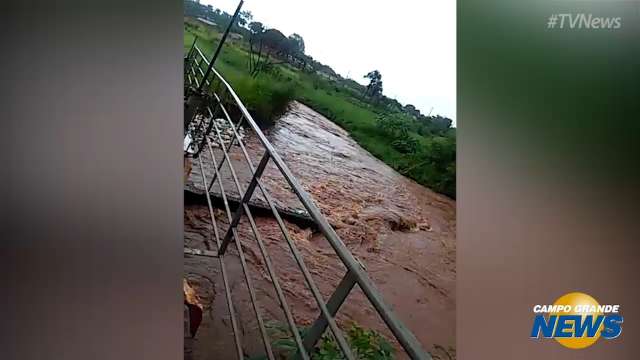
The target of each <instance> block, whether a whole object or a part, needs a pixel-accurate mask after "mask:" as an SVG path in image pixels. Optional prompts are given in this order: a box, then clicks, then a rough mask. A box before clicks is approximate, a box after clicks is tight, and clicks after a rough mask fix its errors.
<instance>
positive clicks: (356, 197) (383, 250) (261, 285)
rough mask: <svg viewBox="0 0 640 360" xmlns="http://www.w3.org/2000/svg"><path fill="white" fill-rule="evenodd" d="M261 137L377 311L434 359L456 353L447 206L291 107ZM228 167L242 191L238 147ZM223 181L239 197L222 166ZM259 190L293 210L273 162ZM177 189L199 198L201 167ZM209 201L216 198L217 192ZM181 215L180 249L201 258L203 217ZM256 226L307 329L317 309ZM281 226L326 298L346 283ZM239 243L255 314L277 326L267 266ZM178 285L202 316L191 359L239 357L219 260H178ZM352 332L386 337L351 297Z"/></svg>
mask: <svg viewBox="0 0 640 360" xmlns="http://www.w3.org/2000/svg"><path fill="white" fill-rule="evenodd" d="M265 133H266V134H267V137H268V138H269V140H270V141H271V142H272V144H273V145H274V146H275V148H276V149H277V151H278V152H279V154H280V155H281V157H282V158H283V159H284V160H285V162H286V163H287V165H288V166H289V168H290V169H291V171H292V172H293V173H294V174H295V176H296V177H297V178H298V180H299V181H300V183H301V184H302V185H303V187H304V188H305V190H306V191H308V192H309V193H310V194H311V196H312V197H313V199H314V201H315V202H316V204H317V205H318V207H319V208H320V209H321V211H322V212H323V213H324V215H325V216H326V217H327V219H328V220H329V222H330V223H331V224H332V226H333V227H334V229H335V230H336V232H337V233H338V235H339V236H340V237H341V239H342V240H343V241H344V243H345V244H346V245H347V247H348V248H349V249H350V250H351V252H352V253H353V255H354V256H356V257H357V258H358V259H359V260H360V261H361V262H362V263H363V265H364V266H365V267H366V269H367V271H368V273H369V275H370V277H371V278H372V280H373V281H374V283H375V284H376V286H377V287H378V289H379V290H380V292H381V293H382V295H383V297H384V299H385V301H386V302H387V303H388V304H389V305H390V306H391V307H392V308H393V309H394V311H395V313H396V314H397V316H398V317H399V318H400V319H401V320H402V321H403V322H404V323H405V324H406V325H407V327H408V328H409V329H410V330H411V331H412V332H413V333H414V334H415V335H416V337H417V338H418V340H419V341H420V342H421V343H422V344H423V346H424V347H425V348H426V349H428V350H430V351H433V349H434V346H435V345H439V346H442V347H444V348H449V347H454V346H455V299H456V294H455V280H456V263H455V258H456V241H455V231H456V222H455V215H456V213H455V201H453V200H451V199H449V198H447V197H445V196H442V195H439V194H437V193H435V192H433V191H431V190H429V189H427V188H425V187H423V186H421V185H419V184H417V183H416V182H414V181H413V180H410V179H408V178H405V177H404V176H402V175H400V174H399V173H397V172H396V171H394V170H393V169H391V168H390V167H389V166H387V165H386V164H384V163H383V162H382V161H380V160H378V159H376V158H375V157H373V156H372V155H371V154H370V153H368V152H367V151H366V150H364V149H362V148H361V147H360V146H359V145H358V144H357V143H356V142H355V141H354V140H353V139H351V138H350V137H349V135H348V133H347V132H346V131H344V130H343V129H341V128H340V127H338V126H337V125H335V124H334V123H332V122H331V121H329V120H327V119H326V118H324V117H323V116H321V115H320V114H318V113H316V112H314V111H313V110H312V109H310V108H309V107H307V106H305V105H303V104H300V103H297V102H294V103H292V105H291V108H290V110H289V111H288V112H287V113H286V114H285V115H284V116H283V117H282V118H280V119H279V120H278V121H277V122H276V124H275V126H274V127H272V128H271V129H269V130H267V131H266V132H265ZM245 142H246V144H247V149H248V152H249V153H250V155H251V156H252V158H253V161H254V165H257V163H258V161H259V159H260V156H261V155H262V152H263V150H262V148H261V146H260V145H259V143H258V140H257V139H256V138H255V136H253V134H251V133H248V135H247V138H246V139H245ZM215 156H216V158H217V159H218V161H219V160H220V158H221V156H222V153H221V152H220V151H219V150H216V151H215ZM203 159H204V160H205V161H204V163H205V164H206V165H205V174H206V176H207V177H208V179H209V180H210V179H211V175H212V174H213V170H212V167H211V166H209V165H207V164H209V163H210V158H209V156H208V154H206V153H205V154H204V155H203ZM230 160H231V163H232V164H233V165H234V168H235V169H236V172H237V175H238V178H239V180H240V182H241V183H242V185H243V186H245V187H246V184H248V182H249V180H250V172H249V169H248V167H247V166H246V165H245V163H244V162H243V161H244V160H243V157H242V154H241V152H240V149H239V148H237V147H234V149H233V150H232V152H231V154H230ZM221 178H222V180H223V181H222V182H223V186H224V187H225V191H226V192H227V193H230V194H231V195H235V196H238V192H237V190H235V185H234V183H233V182H232V178H231V174H230V172H229V171H228V167H227V166H225V167H223V171H222V175H221ZM263 179H264V182H265V185H266V186H267V188H268V189H269V191H270V193H271V194H272V196H273V197H274V198H275V200H276V202H277V203H278V205H279V206H281V207H284V208H289V209H292V210H294V211H298V210H299V209H301V205H300V203H299V202H298V201H297V198H296V197H295V196H294V195H293V194H292V193H291V191H290V190H289V187H288V186H287V185H286V183H285V181H284V179H283V178H282V177H281V176H280V175H279V172H278V171H277V169H276V168H275V166H273V164H272V163H271V164H270V165H269V166H268V167H267V170H266V171H265V174H264V175H263ZM185 186H186V188H187V189H189V188H191V189H193V188H195V189H203V184H202V177H201V175H200V168H199V165H198V162H197V161H196V162H195V163H194V164H193V171H192V173H191V175H190V177H189V178H188V180H187V182H186V185H185ZM212 192H214V193H215V192H217V193H219V192H220V189H219V186H218V185H217V184H216V185H215V186H214V187H213V188H212ZM256 194H257V198H256V200H258V201H260V199H262V197H261V195H260V194H259V192H258V191H257V192H256ZM184 216H185V218H184V226H185V228H184V231H185V236H184V239H185V246H187V247H192V248H201V249H203V248H205V247H204V242H205V241H207V240H208V241H211V243H215V239H214V237H213V233H212V229H211V225H210V221H209V213H208V209H207V207H206V206H203V205H202V204H185V215H184ZM216 218H217V219H218V224H217V225H218V227H219V229H220V232H221V233H222V234H224V231H226V228H227V223H228V222H227V221H226V214H225V213H224V211H223V210H222V209H218V210H216ZM256 222H257V226H258V229H259V231H260V234H261V236H262V239H263V241H264V242H265V245H266V247H267V249H268V251H269V254H270V258H271V261H272V262H273V263H274V265H275V268H276V273H277V276H278V279H279V282H280V285H281V286H282V288H283V291H284V294H285V297H286V300H287V302H288V304H289V306H290V307H291V309H292V312H293V315H294V318H295V320H296V322H297V323H298V324H300V325H310V324H311V323H312V322H313V320H314V319H315V318H316V317H317V316H318V307H317V305H316V304H315V301H314V300H313V297H312V296H311V293H310V291H309V290H308V288H307V286H306V284H305V282H304V279H303V277H302V274H301V273H300V271H299V270H298V268H297V266H296V263H295V261H294V259H293V257H292V256H291V252H290V250H289V248H288V246H287V244H286V242H285V241H284V239H283V238H282V235H281V233H280V230H279V228H278V226H277V224H276V222H275V220H274V219H272V218H270V217H258V218H257V219H256ZM287 226H288V228H289V231H290V233H291V235H292V237H293V239H294V241H295V243H296V246H297V247H298V249H299V250H300V252H301V253H302V254H303V257H304V261H305V262H306V264H307V267H308V268H309V271H310V272H311V274H312V276H313V279H314V281H315V283H316V284H317V285H318V287H319V289H320V292H321V293H322V294H323V296H324V297H325V299H327V298H328V297H329V296H330V295H331V293H332V291H333V290H334V288H335V286H336V285H337V284H338V282H339V281H340V279H341V278H342V276H343V275H344V273H345V269H344V266H342V264H341V263H340V261H339V260H338V257H337V255H335V253H334V252H333V250H332V249H331V247H330V245H329V244H328V242H327V241H326V240H325V239H324V237H323V236H322V235H321V234H318V233H314V232H313V231H312V230H311V229H301V228H299V227H298V226H296V225H293V224H289V223H287ZM239 232H240V237H241V240H242V249H243V251H244V253H245V256H246V259H247V262H248V264H249V272H250V276H251V279H252V280H253V283H254V287H255V288H256V294H257V297H258V299H259V300H258V301H259V303H260V308H259V310H260V312H261V314H262V315H263V317H264V318H265V321H267V322H268V323H272V322H279V323H282V324H284V323H285V322H284V321H285V319H284V315H283V313H282V310H281V309H280V306H279V302H278V300H277V297H276V295H275V291H274V290H273V285H272V284H271V282H270V279H269V276H268V273H267V271H266V267H265V265H264V260H263V259H262V256H261V253H260V251H259V248H258V246H257V244H256V241H255V238H254V237H253V235H252V233H251V231H250V228H249V225H248V222H247V221H246V220H243V221H242V222H241V224H240V226H239ZM229 249H230V250H229V251H228V254H227V255H226V256H225V264H226V266H227V271H228V275H229V279H230V283H231V288H232V296H233V299H234V306H235V309H236V312H237V313H238V319H239V322H240V323H241V332H242V334H243V349H244V351H245V353H246V354H247V355H248V356H254V355H258V354H261V353H263V352H264V349H263V345H262V343H261V341H260V338H259V333H258V330H257V322H256V319H255V314H254V310H253V308H252V307H251V303H250V300H249V294H248V291H247V287H246V285H245V282H244V278H243V272H242V269H241V267H240V262H239V258H238V256H237V255H238V254H237V250H236V248H235V246H233V245H232V246H230V247H229ZM185 277H186V278H187V280H188V281H189V283H190V284H191V285H192V286H193V287H194V289H196V292H197V293H198V296H199V298H200V300H201V302H202V304H203V306H204V307H205V316H204V319H203V323H202V325H201V327H200V329H199V330H198V334H197V335H196V337H195V339H193V340H189V341H188V342H189V345H188V347H189V357H190V358H193V359H198V360H200V359H233V358H235V355H234V354H235V353H234V350H233V349H234V346H233V337H232V332H231V325H230V318H229V312H228V308H227V303H226V300H225V295H224V288H223V286H222V277H221V273H220V265H219V262H218V259H215V258H204V257H192V256H185ZM351 322H357V323H358V324H360V325H362V326H364V327H369V328H373V329H376V330H379V331H381V332H382V333H383V334H385V335H387V336H388V337H389V338H391V334H390V332H389V331H388V330H386V328H385V326H384V323H383V322H382V320H381V319H380V317H379V316H378V315H377V313H376V312H375V310H374V309H373V307H372V306H371V305H370V304H369V303H368V301H367V299H366V297H365V296H364V295H363V293H362V292H361V291H360V289H359V288H358V287H357V286H356V288H354V291H353V292H352V293H351V295H350V296H349V298H348V299H347V301H346V302H345V303H344V304H343V306H342V308H341V309H340V312H339V313H338V323H339V324H340V325H341V326H343V327H348V326H349V324H350V323H351ZM396 345H397V344H396ZM398 355H400V353H399V354H398ZM398 357H399V358H402V356H398Z"/></svg>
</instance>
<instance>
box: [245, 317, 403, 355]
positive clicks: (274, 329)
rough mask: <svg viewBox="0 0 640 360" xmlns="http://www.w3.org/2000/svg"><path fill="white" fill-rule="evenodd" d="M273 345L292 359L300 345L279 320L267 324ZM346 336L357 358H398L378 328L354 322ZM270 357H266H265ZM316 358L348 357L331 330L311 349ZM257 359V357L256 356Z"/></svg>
mask: <svg viewBox="0 0 640 360" xmlns="http://www.w3.org/2000/svg"><path fill="white" fill-rule="evenodd" d="M267 329H268V331H269V336H270V337H271V339H272V342H271V345H272V347H273V349H274V351H275V352H278V353H280V354H281V355H282V356H283V357H284V358H287V359H292V358H294V355H295V354H296V352H297V350H298V347H297V346H296V343H295V341H294V340H293V338H292V337H291V335H290V331H289V328H288V326H287V325H285V324H282V323H279V322H271V323H268V324H267ZM308 330H309V329H308V328H301V329H300V335H301V336H302V337H303V338H304V335H305V334H306V332H307V331H308ZM345 335H346V340H347V342H348V343H349V345H350V347H351V351H352V352H353V355H354V356H355V358H356V359H361V360H392V359H394V352H395V350H394V349H393V346H391V344H390V343H389V341H388V340H387V339H386V338H385V337H384V336H382V335H380V334H379V333H377V332H376V331H374V330H367V329H364V328H362V327H360V326H359V325H357V324H355V323H354V324H352V325H351V327H349V329H348V330H347V332H346V334H345ZM265 358H266V357H265ZM311 359H312V360H341V359H344V355H343V354H342V351H340V347H339V346H338V343H337V342H336V340H335V338H334V337H333V335H332V334H331V333H330V332H327V333H325V335H324V336H322V338H321V339H320V341H319V342H318V344H317V345H316V347H315V349H314V351H313V352H312V353H311ZM256 360H257V359H256Z"/></svg>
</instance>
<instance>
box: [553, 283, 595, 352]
mask: <svg viewBox="0 0 640 360" xmlns="http://www.w3.org/2000/svg"><path fill="white" fill-rule="evenodd" d="M553 305H570V306H571V310H570V311H568V312H564V311H560V312H554V313H551V315H558V316H560V315H582V319H583V320H584V319H586V317H587V316H588V315H592V316H593V317H594V318H595V317H597V316H598V315H602V312H599V311H598V305H599V304H598V302H597V301H596V299H594V298H593V297H591V296H589V295H587V294H585V293H581V292H572V293H568V294H566V295H563V296H561V297H560V298H558V300H556V302H555V303H553ZM592 307H594V308H593V309H590V308H592ZM576 308H578V310H580V309H588V310H587V311H576ZM591 310H595V311H591ZM574 326H575V325H574ZM603 327H604V326H602V325H600V328H598V331H597V332H596V335H595V336H594V337H588V336H587V334H586V332H585V333H584V334H583V335H582V336H581V337H564V338H559V337H556V338H555V339H556V341H558V342H559V343H560V344H562V345H563V346H566V347H568V348H570V349H584V348H586V347H589V346H591V345H593V344H594V343H595V342H596V341H598V339H599V338H600V332H601V331H602V329H603Z"/></svg>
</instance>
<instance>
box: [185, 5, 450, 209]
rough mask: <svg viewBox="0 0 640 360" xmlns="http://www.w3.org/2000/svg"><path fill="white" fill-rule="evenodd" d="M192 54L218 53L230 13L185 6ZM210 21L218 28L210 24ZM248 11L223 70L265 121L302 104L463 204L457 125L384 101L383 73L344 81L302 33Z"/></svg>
mask: <svg viewBox="0 0 640 360" xmlns="http://www.w3.org/2000/svg"><path fill="white" fill-rule="evenodd" d="M185 14H186V15H188V16H192V17H188V18H186V19H185V33H184V34H185V35H184V48H185V52H186V51H187V50H188V49H189V47H190V46H191V44H192V43H193V41H194V38H195V37H196V36H197V38H198V42H197V43H198V47H199V48H200V49H202V51H203V52H204V53H205V55H210V54H212V53H213V51H214V49H215V46H216V45H217V43H218V40H219V38H220V37H221V34H220V33H221V29H224V26H226V25H227V24H228V23H229V21H230V16H229V14H226V13H224V12H221V11H219V10H215V9H213V8H212V7H206V6H204V5H199V4H196V3H194V2H193V1H190V0H185ZM194 17H204V18H207V19H209V20H211V21H213V22H215V23H216V24H218V26H209V25H205V24H204V23H202V22H199V21H197V20H195V18H194ZM251 20H252V16H251V13H249V12H242V13H241V16H240V20H239V21H238V23H237V24H234V27H233V31H234V32H236V33H239V34H241V35H242V37H243V38H242V39H241V40H238V39H235V40H231V41H230V40H229V39H227V43H225V46H224V48H223V50H222V52H221V54H220V57H219V58H218V61H217V62H216V69H218V70H219V71H220V73H221V74H223V76H224V77H225V78H226V79H227V80H228V81H229V82H230V83H231V85H232V86H233V88H234V89H235V90H236V92H237V93H238V95H239V96H240V97H241V98H242V100H243V102H244V103H245V105H246V106H247V107H248V109H249V110H250V111H251V112H252V114H253V115H254V116H255V117H256V120H258V121H260V122H263V123H264V122H270V121H273V120H274V119H276V118H277V117H279V116H280V115H281V114H283V113H284V112H285V111H286V108H287V104H288V103H289V102H290V101H291V100H298V101H300V102H302V103H304V104H306V105H308V106H310V107H311V108H313V109H314V110H315V111H317V112H319V113H321V114H322V115H324V116H325V117H327V118H328V119H330V120H332V121H333V122H335V123H336V124H338V125H339V126H341V127H342V128H344V129H345V130H347V131H348V132H349V133H350V135H351V136H352V137H353V138H354V139H355V140H356V141H357V142H358V143H359V144H360V145H361V146H362V147H363V148H365V149H366V150H368V151H369V152H371V153H372V154H373V155H374V156H376V157H377V158H379V159H381V160H382V161H384V162H385V163H387V164H388V165H389V166H391V167H393V168H394V169H395V170H397V171H398V172H400V173H402V174H403V175H405V176H408V177H410V178H412V179H414V180H415V181H417V182H418V183H420V184H423V185H425V186H427V187H429V188H431V189H433V190H434V191H437V192H440V193H442V194H445V195H448V196H450V197H452V198H455V191H456V188H455V171H456V166H455V160H456V131H455V128H451V120H450V119H447V118H444V117H440V116H425V115H422V114H421V113H420V111H419V110H417V109H416V108H415V107H414V106H413V105H410V104H408V105H405V106H402V105H401V104H400V103H399V102H398V101H396V100H395V99H390V98H387V97H386V96H384V95H382V75H381V74H380V72H379V71H377V70H374V71H372V72H370V73H368V74H366V75H364V77H366V78H368V79H369V81H370V83H369V85H368V86H363V85H361V84H359V83H357V82H355V81H353V80H350V79H344V78H342V77H341V76H340V75H338V74H336V73H335V72H334V71H333V70H332V69H331V68H330V67H328V66H327V65H324V64H321V63H319V62H317V61H315V60H314V59H313V58H311V57H310V56H308V55H306V54H304V40H303V39H302V37H301V36H300V35H297V34H292V35H291V36H289V37H285V36H284V35H283V34H282V33H281V32H279V31H278V30H276V29H267V28H266V27H265V26H264V25H263V24H262V23H258V22H253V21H251Z"/></svg>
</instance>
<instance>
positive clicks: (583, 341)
mask: <svg viewBox="0 0 640 360" xmlns="http://www.w3.org/2000/svg"><path fill="white" fill-rule="evenodd" d="M533 313H534V314H535V317H534V318H533V328H532V329H531V338H533V339H540V338H547V339H555V340H556V341H557V342H559V343H560V344H562V345H563V346H566V347H568V348H570V349H584V348H586V347H589V346H591V345H593V344H594V343H595V342H596V341H598V339H599V338H601V337H602V338H604V339H607V340H611V339H615V338H617V337H618V336H620V334H621V333H622V322H623V317H622V315H620V305H600V304H598V302H597V301H596V299H594V298H593V297H591V296H589V295H587V294H585V293H581V292H572V293H568V294H566V295H563V296H561V297H560V298H558V300H556V301H555V303H553V305H535V306H534V307H533ZM545 314H547V316H545Z"/></svg>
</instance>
